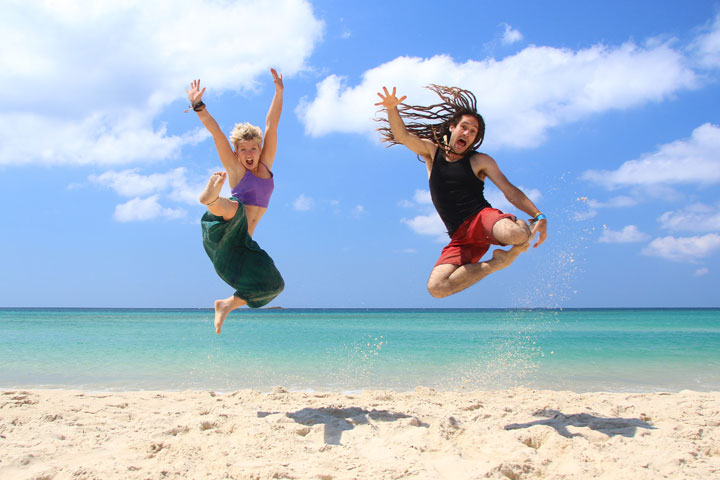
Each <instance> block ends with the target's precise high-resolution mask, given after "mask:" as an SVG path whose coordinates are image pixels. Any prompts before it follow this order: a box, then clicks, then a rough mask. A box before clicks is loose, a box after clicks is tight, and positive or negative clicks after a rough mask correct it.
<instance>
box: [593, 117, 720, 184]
mask: <svg viewBox="0 0 720 480" xmlns="http://www.w3.org/2000/svg"><path fill="white" fill-rule="evenodd" d="M718 152H720V127H717V126H716V125H712V124H710V123H706V124H704V125H701V126H699V127H698V128H696V129H695V130H694V131H693V132H692V136H691V137H690V138H689V139H687V140H677V141H675V142H672V143H668V144H665V145H662V146H661V147H660V148H659V149H658V151H657V152H655V153H651V154H646V155H643V156H642V157H640V158H639V159H637V160H630V161H627V162H625V163H624V164H622V165H621V166H620V168H618V169H617V170H610V171H608V170H600V171H598V170H588V171H586V172H585V173H584V174H583V175H582V178H584V179H586V180H590V181H592V182H595V183H598V184H600V185H604V186H605V187H607V188H617V187H627V186H638V185H640V186H653V185H660V186H662V185H668V184H698V185H713V184H716V183H718V182H720V154H718Z"/></svg>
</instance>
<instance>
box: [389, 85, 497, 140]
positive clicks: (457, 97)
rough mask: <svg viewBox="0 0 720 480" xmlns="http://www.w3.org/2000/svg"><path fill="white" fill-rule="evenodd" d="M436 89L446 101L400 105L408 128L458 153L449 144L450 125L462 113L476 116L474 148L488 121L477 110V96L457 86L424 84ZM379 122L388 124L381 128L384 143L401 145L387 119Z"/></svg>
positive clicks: (411, 131) (454, 124)
mask: <svg viewBox="0 0 720 480" xmlns="http://www.w3.org/2000/svg"><path fill="white" fill-rule="evenodd" d="M425 88H427V89H429V90H432V91H433V92H435V93H436V94H437V95H438V96H439V97H440V98H441V99H442V100H443V101H442V103H438V104H435V105H430V106H429V107H423V106H417V105H405V104H400V105H399V106H398V112H400V115H401V116H402V117H403V121H405V129H406V130H407V131H408V132H409V133H411V134H413V135H415V136H417V137H420V138H423V139H427V140H431V141H433V142H435V143H436V144H437V145H439V146H441V147H442V148H443V149H444V150H445V152H447V153H457V152H455V151H453V150H452V148H450V145H448V138H449V137H450V126H451V125H452V126H456V125H457V124H458V123H459V122H460V119H461V118H462V116H463V115H470V116H472V117H475V118H476V119H477V121H478V127H479V128H478V134H477V136H476V137H475V141H474V142H473V144H472V145H471V147H470V149H475V148H477V147H478V146H480V144H481V143H482V141H483V138H484V137H485V121H484V120H483V118H482V115H480V114H479V113H477V101H476V99H475V95H473V93H472V92H470V91H469V90H463V89H462V88H458V87H445V86H443V85H434V84H431V85H428V86H427V87H425ZM377 121H379V122H381V123H383V124H385V125H383V126H382V127H380V128H378V131H379V132H380V136H381V139H382V141H383V142H388V143H389V144H390V145H398V144H399V143H400V142H398V141H397V140H395V137H394V136H393V134H392V130H391V129H390V123H389V121H388V120H387V119H386V118H379V119H377Z"/></svg>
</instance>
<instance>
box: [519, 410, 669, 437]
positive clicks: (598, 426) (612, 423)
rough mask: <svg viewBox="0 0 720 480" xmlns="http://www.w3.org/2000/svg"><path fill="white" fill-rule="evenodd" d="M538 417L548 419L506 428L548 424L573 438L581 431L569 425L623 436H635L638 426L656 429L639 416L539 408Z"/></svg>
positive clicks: (610, 435) (611, 435) (565, 435)
mask: <svg viewBox="0 0 720 480" xmlns="http://www.w3.org/2000/svg"><path fill="white" fill-rule="evenodd" d="M533 415H534V416H536V417H545V418H546V420H536V421H534V422H529V423H511V424H509V425H505V430H518V429H520V428H530V427H533V426H535V425H547V426H548V427H552V428H554V429H555V430H556V431H557V433H559V434H560V435H562V436H563V437H567V438H572V437H576V436H579V435H580V434H579V433H570V431H569V430H568V427H570V426H573V427H587V428H589V429H591V430H597V431H598V432H601V433H604V434H605V435H607V436H609V437H614V436H615V435H622V436H623V437H634V436H635V433H636V432H637V429H638V428H645V429H648V430H655V427H653V426H652V425H651V424H650V423H648V422H646V421H643V420H640V419H637V418H603V417H596V416H595V415H590V414H588V413H577V414H573V415H565V414H563V413H560V412H558V411H557V410H539V411H537V412H535V413H534V414H533Z"/></svg>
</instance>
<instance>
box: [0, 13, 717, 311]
mask: <svg viewBox="0 0 720 480" xmlns="http://www.w3.org/2000/svg"><path fill="white" fill-rule="evenodd" d="M387 3H389V5H388V4H386V2H379V1H369V2H334V1H329V0H328V1H313V2H308V1H300V0H279V1H273V2H266V1H255V2H233V1H224V2H217V1H216V2H212V1H189V0H179V1H172V2H171V1H169V0H168V1H153V2H140V1H137V2H127V1H126V2H110V1H108V2H92V1H65V2H60V1H46V2H37V1H29V2H28V1H10V2H3V4H2V7H0V24H1V25H0V29H1V30H2V31H3V32H4V33H3V36H4V38H5V43H6V47H5V48H3V51H2V53H0V67H1V69H2V71H3V72H4V73H3V75H2V77H1V78H0V84H2V91H3V92H4V93H5V95H4V98H3V107H2V109H1V110H0V122H1V123H2V125H1V128H0V196H1V200H2V201H0V212H1V214H2V218H3V220H4V222H3V224H4V227H3V235H2V236H0V252H1V253H0V266H1V267H0V271H1V272H2V273H0V306H6V307H10V306H24V307H32V306H37V307H47V306H61V307H208V308H209V307H211V306H212V302H213V300H214V299H216V298H221V297H225V296H227V295H229V294H230V293H231V292H232V290H231V289H230V287H228V286H226V285H225V284H224V283H223V282H222V281H221V280H220V279H219V278H218V277H217V276H216V275H215V273H214V271H213V269H212V266H211V264H210V262H209V260H208V259H207V257H206V256H205V253H204V251H203V249H202V244H201V239H200V225H199V217H200V216H201V215H202V213H203V211H204V209H203V207H202V206H200V205H198V204H197V201H196V198H197V195H198V193H199V191H200V190H201V189H202V187H203V185H204V184H205V182H206V180H207V177H208V175H209V174H210V173H211V172H212V171H214V170H216V169H219V168H220V162H219V160H218V158H217V155H216V154H215V150H214V146H213V144H212V141H211V140H210V139H209V137H208V135H207V134H206V133H205V132H204V131H203V129H202V128H201V124H200V122H199V121H198V120H197V118H196V116H195V115H194V114H192V113H187V114H185V113H183V110H184V109H185V108H186V105H187V101H186V95H185V88H187V86H188V84H189V82H190V80H192V79H194V78H200V79H201V80H202V82H203V84H204V85H205V86H206V87H207V89H208V90H207V93H206V96H205V101H206V103H207V104H208V108H209V110H210V112H211V113H212V114H213V115H214V116H215V118H216V119H217V120H218V122H219V123H220V125H221V126H222V128H223V129H224V130H225V131H227V132H229V131H230V129H231V128H232V126H233V124H234V123H236V122H241V121H250V122H252V123H255V124H258V125H262V124H263V122H264V118H265V113H266V111H267V108H268V106H269V104H270V100H271V98H272V92H273V84H272V77H271V76H270V73H269V68H270V67H274V68H277V69H278V70H279V71H280V72H282V73H283V75H284V80H285V103H284V110H283V117H282V120H281V123H280V129H279V149H278V155H277V157H276V161H275V168H274V170H275V181H276V189H275V193H274V195H273V198H272V201H271V204H270V209H269V211H268V213H267V214H266V215H265V217H264V218H263V220H262V222H261V223H260V225H259V227H258V228H257V230H256V232H255V238H256V240H257V241H258V242H259V243H260V244H261V246H262V247H263V248H265V249H266V250H267V251H268V252H269V253H270V254H271V256H272V257H273V258H274V259H275V262H276V264H277V266H278V268H279V269H280V271H281V272H282V273H283V276H284V278H285V281H286V290H285V292H284V293H283V294H282V295H281V296H280V297H278V299H276V300H275V301H274V302H273V304H272V305H275V306H284V307H634V306H637V307H645V306H658V307H673V306H677V307H708V306H720V302H719V301H718V294H717V285H718V283H719V282H718V275H719V272H720V261H719V259H720V195H719V189H718V186H719V185H720V109H719V108H718V106H720V3H718V2H712V1H702V2H700V1H696V2H684V3H681V2H671V1H652V2H650V1H636V2H620V1H605V2H571V1H549V2H542V5H540V3H541V2H533V1H526V2H521V1H513V2H485V1H482V2H480V1H478V2H452V1H451V2H445V3H443V5H445V6H444V7H443V9H442V10H441V9H439V8H438V5H440V4H439V3H438V2H429V1H414V2H387ZM7 45H12V48H8V47H7ZM430 83H436V84H444V85H455V86H460V87H463V88H466V89H469V90H472V91H473V92H475V94H476V96H477V98H478V105H479V109H480V111H481V113H482V114H483V116H484V117H485V120H486V123H487V133H486V140H485V143H484V144H483V146H482V151H484V152H486V153H488V154H490V155H491V156H493V157H494V158H495V159H496V160H497V161H498V163H499V165H500V168H501V169H502V170H503V172H504V173H505V174H506V176H507V177H508V178H509V179H510V181H511V182H513V183H514V184H515V185H517V186H519V187H520V188H522V189H523V190H524V191H525V192H526V193H527V194H528V195H529V196H530V197H531V198H532V199H533V200H534V201H535V203H536V204H537V205H538V206H539V208H540V209H541V210H542V211H543V212H545V213H546V214H547V216H548V218H549V237H548V240H547V242H546V243H545V244H544V245H542V246H541V247H539V248H538V249H531V250H530V251H529V252H528V253H527V254H524V255H523V256H521V257H520V258H519V259H518V261H517V262H516V263H515V264H514V265H513V266H511V267H510V268H509V269H507V270H505V271H502V272H499V273H497V274H494V275H492V276H490V277H488V278H487V279H486V280H483V281H482V282H480V283H479V284H477V285H475V286H474V287H471V288H470V289H468V290H466V291H465V292H462V293H460V294H457V295H454V296H452V297H450V298H447V299H442V300H438V299H434V298H432V297H430V295H429V294H428V293H427V291H426V289H425V283H426V280H427V276H428V274H429V272H430V270H431V268H432V266H433V264H434V263H435V261H436V259H437V257H438V256H439V254H440V250H441V249H442V247H443V245H444V244H445V243H447V237H446V235H445V234H444V233H443V227H442V224H441V223H440V221H439V219H438V218H437V216H436V215H435V214H434V210H433V208H432V205H431V204H429V203H428V186H427V177H426V173H425V168H424V166H423V165H422V164H421V163H420V162H418V161H417V159H416V158H415V156H414V155H413V154H412V153H410V152H409V151H408V150H406V149H404V148H403V147H400V146H396V147H392V148H389V149H388V148H386V147H385V146H384V145H382V144H380V143H379V142H378V136H377V134H376V133H375V130H374V129H375V128H376V125H375V123H374V122H373V118H374V117H375V116H376V110H375V109H376V107H374V106H373V104H374V103H375V102H376V101H377V96H376V92H377V91H378V90H379V89H380V88H381V87H382V86H383V85H388V86H393V85H395V86H397V87H398V91H399V93H401V94H403V95H407V96H408V99H407V102H409V103H413V104H427V103H428V102H430V101H432V100H434V99H433V97H432V94H430V93H429V92H428V91H427V90H425V89H423V86H425V85H427V84H430ZM488 198H489V199H490V201H491V203H493V205H494V206H496V207H498V208H501V209H503V210H507V211H510V212H513V213H516V214H518V213H519V212H517V211H516V210H514V209H513V208H512V207H510V206H509V205H508V204H507V202H505V201H504V199H502V198H501V195H499V193H498V191H497V190H496V189H494V188H490V187H489V186H488Z"/></svg>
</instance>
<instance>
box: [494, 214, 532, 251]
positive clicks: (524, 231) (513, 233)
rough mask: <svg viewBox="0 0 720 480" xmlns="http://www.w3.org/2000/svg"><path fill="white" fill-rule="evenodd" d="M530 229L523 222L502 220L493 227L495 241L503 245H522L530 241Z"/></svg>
mask: <svg viewBox="0 0 720 480" xmlns="http://www.w3.org/2000/svg"><path fill="white" fill-rule="evenodd" d="M530 235H531V233H530V227H528V225H527V223H525V221H524V220H516V221H513V220H510V219H509V218H503V219H501V220H498V221H497V222H496V223H495V225H494V226H493V236H494V237H495V240H497V241H498V242H500V243H503V244H505V245H522V244H523V243H525V242H527V241H528V240H530Z"/></svg>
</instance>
